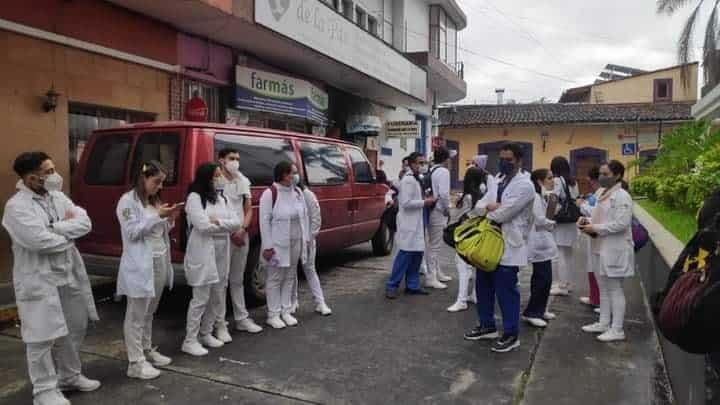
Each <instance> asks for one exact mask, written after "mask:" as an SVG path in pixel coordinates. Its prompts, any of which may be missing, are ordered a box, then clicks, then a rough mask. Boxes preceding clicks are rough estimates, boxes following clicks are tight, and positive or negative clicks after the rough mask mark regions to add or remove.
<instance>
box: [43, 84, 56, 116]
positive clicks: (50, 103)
mask: <svg viewBox="0 0 720 405" xmlns="http://www.w3.org/2000/svg"><path fill="white" fill-rule="evenodd" d="M59 97H60V93H58V92H56V91H55V85H53V86H52V87H50V90H48V91H47V93H45V102H44V103H43V110H45V112H50V111H55V108H57V105H58V98H59Z"/></svg>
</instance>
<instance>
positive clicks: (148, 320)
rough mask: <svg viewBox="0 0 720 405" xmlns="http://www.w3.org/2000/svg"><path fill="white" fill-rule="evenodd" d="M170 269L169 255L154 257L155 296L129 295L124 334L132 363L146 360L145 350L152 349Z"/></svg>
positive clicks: (129, 359)
mask: <svg viewBox="0 0 720 405" xmlns="http://www.w3.org/2000/svg"><path fill="white" fill-rule="evenodd" d="M168 271H172V266H171V264H170V262H169V261H168V258H167V256H166V255H162V256H160V257H154V258H153V285H154V287H155V296H154V297H144V298H132V297H127V308H126V310H125V323H124V324H123V334H124V335H125V348H126V350H127V355H128V361H130V363H135V362H138V361H145V354H144V353H143V352H144V351H149V350H151V349H152V323H153V318H154V316H155V311H157V308H158V304H160V298H162V293H163V289H165V284H166V282H167V277H168Z"/></svg>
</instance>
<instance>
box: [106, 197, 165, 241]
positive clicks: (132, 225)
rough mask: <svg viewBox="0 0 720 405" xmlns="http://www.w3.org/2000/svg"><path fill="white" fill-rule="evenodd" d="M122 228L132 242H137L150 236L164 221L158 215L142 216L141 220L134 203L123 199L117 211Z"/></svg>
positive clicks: (128, 199)
mask: <svg viewBox="0 0 720 405" xmlns="http://www.w3.org/2000/svg"><path fill="white" fill-rule="evenodd" d="M115 214H116V215H117V219H118V222H119V223H120V228H122V229H123V230H124V231H125V233H126V234H127V235H128V238H130V240H131V241H134V242H137V241H139V240H141V239H142V238H143V237H145V236H146V235H149V234H150V232H151V231H152V228H153V227H154V226H155V225H157V224H159V223H161V222H162V221H163V219H162V218H160V216H159V215H158V214H153V215H152V216H150V217H146V216H145V215H141V216H140V218H138V217H137V215H135V209H134V208H133V202H132V200H131V199H130V198H126V197H122V198H120V201H119V202H118V206H117V209H116V210H115Z"/></svg>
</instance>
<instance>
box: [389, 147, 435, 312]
mask: <svg viewBox="0 0 720 405" xmlns="http://www.w3.org/2000/svg"><path fill="white" fill-rule="evenodd" d="M424 162H425V158H424V157H423V156H422V155H421V154H420V153H417V152H413V153H411V154H410V156H408V163H409V165H410V166H409V167H410V169H411V170H412V174H406V175H405V176H404V177H403V178H402V181H401V182H400V193H399V195H398V206H399V211H398V215H397V233H396V234H395V243H396V244H397V254H396V256H395V260H394V262H393V269H392V274H391V275H390V278H389V279H388V281H387V283H386V284H385V296H386V297H387V298H388V299H395V298H397V296H398V289H399V288H400V283H401V282H402V280H403V278H405V292H406V293H407V294H411V295H427V294H428V292H427V291H425V290H423V289H422V288H421V287H420V263H421V262H422V257H423V252H424V251H425V227H424V224H423V209H424V208H425V207H429V206H431V205H433V204H435V202H436V201H437V198H436V197H426V198H423V195H422V187H421V185H420V181H419V180H418V178H417V176H418V175H419V174H420V166H422V165H423V164H424Z"/></svg>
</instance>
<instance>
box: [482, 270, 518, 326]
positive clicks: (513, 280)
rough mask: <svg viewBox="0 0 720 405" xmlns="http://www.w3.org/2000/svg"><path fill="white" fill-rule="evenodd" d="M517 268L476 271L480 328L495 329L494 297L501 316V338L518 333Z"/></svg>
mask: <svg viewBox="0 0 720 405" xmlns="http://www.w3.org/2000/svg"><path fill="white" fill-rule="evenodd" d="M519 270H520V269H519V268H518V267H517V266H502V265H501V266H498V268H497V270H495V271H494V272H491V273H487V272H484V271H482V270H478V271H477V272H476V275H475V290H476V292H477V300H478V303H477V311H478V318H479V319H480V327H481V328H495V297H496V296H497V300H498V302H499V304H500V311H501V312H502V316H503V336H517V335H518V334H519V333H520V291H519V290H518V286H517V283H518V271H519Z"/></svg>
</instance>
